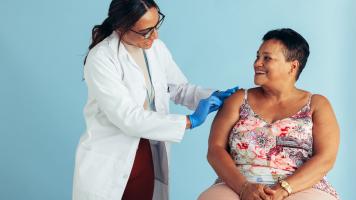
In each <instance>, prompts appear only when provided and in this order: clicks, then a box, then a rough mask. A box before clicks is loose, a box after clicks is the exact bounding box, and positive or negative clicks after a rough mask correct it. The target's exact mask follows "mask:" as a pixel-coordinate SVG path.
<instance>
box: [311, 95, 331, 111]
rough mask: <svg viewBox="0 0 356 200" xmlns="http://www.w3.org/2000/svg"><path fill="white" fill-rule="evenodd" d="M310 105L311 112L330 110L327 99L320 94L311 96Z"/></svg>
mask: <svg viewBox="0 0 356 200" xmlns="http://www.w3.org/2000/svg"><path fill="white" fill-rule="evenodd" d="M310 104H311V107H312V110H315V111H316V110H320V109H328V108H331V104H330V101H329V100H328V98H327V97H325V96H323V95H321V94H313V96H312V98H311V102H310Z"/></svg>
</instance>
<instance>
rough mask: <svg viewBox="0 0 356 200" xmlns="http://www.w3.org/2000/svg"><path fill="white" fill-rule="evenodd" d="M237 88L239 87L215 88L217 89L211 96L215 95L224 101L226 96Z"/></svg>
mask: <svg viewBox="0 0 356 200" xmlns="http://www.w3.org/2000/svg"><path fill="white" fill-rule="evenodd" d="M238 89H239V87H238V86H237V87H234V88H230V89H227V90H225V91H219V90H217V91H215V92H213V94H212V96H216V97H218V98H219V99H220V100H221V101H222V102H224V101H225V99H226V98H227V97H229V96H230V95H232V94H234V93H235V92H236V91H237V90H238Z"/></svg>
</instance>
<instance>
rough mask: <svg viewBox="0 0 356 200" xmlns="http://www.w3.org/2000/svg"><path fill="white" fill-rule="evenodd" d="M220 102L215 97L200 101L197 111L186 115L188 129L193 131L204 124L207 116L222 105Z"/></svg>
mask: <svg viewBox="0 0 356 200" xmlns="http://www.w3.org/2000/svg"><path fill="white" fill-rule="evenodd" d="M222 103H223V102H222V101H221V100H220V99H219V98H218V97H216V96H210V97H209V98H207V99H202V100H200V102H199V104H198V107H197V109H196V110H195V112H194V113H193V114H191V115H188V116H187V117H188V118H189V121H190V123H191V126H190V128H191V129H193V128H195V127H197V126H200V125H201V124H202V123H204V121H205V119H206V117H207V116H208V114H209V113H210V112H212V111H215V110H216V108H219V107H220V106H221V105H222Z"/></svg>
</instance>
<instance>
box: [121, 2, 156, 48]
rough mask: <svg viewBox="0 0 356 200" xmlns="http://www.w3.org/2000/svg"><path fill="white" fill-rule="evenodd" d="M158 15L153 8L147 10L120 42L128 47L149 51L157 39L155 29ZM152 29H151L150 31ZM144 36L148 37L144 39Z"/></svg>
mask: <svg viewBox="0 0 356 200" xmlns="http://www.w3.org/2000/svg"><path fill="white" fill-rule="evenodd" d="M159 20H160V15H159V13H158V10H157V9H156V8H154V7H152V8H149V9H148V10H147V12H146V13H145V14H144V15H143V16H142V17H141V18H140V19H139V20H138V21H137V22H136V23H135V25H134V26H133V27H132V28H131V30H132V31H131V30H129V31H128V32H126V33H125V34H124V36H123V38H122V40H123V41H124V42H125V43H127V44H130V45H134V46H136V47H139V48H143V49H149V48H151V46H152V43H153V41H154V40H155V39H157V38H158V32H157V30H156V29H155V28H153V27H156V25H157V24H158V23H159ZM152 28H153V29H152ZM144 35H148V37H147V38H145V36H144Z"/></svg>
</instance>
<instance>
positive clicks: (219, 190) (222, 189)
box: [198, 184, 240, 200]
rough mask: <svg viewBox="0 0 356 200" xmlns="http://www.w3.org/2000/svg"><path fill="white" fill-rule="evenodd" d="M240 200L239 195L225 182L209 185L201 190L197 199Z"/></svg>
mask: <svg viewBox="0 0 356 200" xmlns="http://www.w3.org/2000/svg"><path fill="white" fill-rule="evenodd" d="M219 199H224V200H240V198H239V196H238V195H237V194H236V193H235V192H234V191H233V190H232V189H230V188H229V187H228V186H227V185H225V184H219V185H215V186H211V187H210V188H208V189H207V190H205V191H204V192H202V193H201V194H200V195H199V197H198V200H219Z"/></svg>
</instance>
